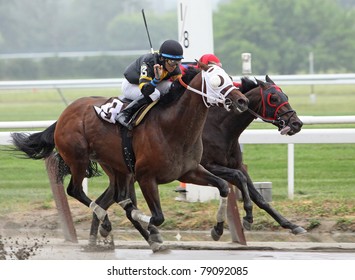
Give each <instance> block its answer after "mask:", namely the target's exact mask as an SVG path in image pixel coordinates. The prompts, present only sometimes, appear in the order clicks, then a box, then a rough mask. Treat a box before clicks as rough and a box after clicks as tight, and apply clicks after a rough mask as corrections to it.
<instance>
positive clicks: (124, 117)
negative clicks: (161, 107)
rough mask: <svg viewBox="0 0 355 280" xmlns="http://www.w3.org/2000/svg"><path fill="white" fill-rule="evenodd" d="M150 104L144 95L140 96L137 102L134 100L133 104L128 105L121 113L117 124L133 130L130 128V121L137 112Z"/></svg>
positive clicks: (117, 117) (118, 115)
mask: <svg viewBox="0 0 355 280" xmlns="http://www.w3.org/2000/svg"><path fill="white" fill-rule="evenodd" d="M147 103H149V102H148V100H147V98H146V97H145V96H144V95H142V96H139V97H138V98H137V99H136V100H133V101H132V102H131V103H129V104H128V106H127V107H126V108H125V109H123V110H122V111H121V112H119V113H118V114H117V116H116V118H115V120H116V121H117V122H119V123H120V124H122V125H123V126H125V127H127V128H128V129H130V130H131V129H132V127H131V126H130V123H129V121H130V120H131V117H132V116H133V114H134V113H135V112H137V110H138V109H139V108H140V107H142V106H143V105H145V104H147Z"/></svg>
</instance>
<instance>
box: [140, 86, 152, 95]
mask: <svg viewBox="0 0 355 280" xmlns="http://www.w3.org/2000/svg"><path fill="white" fill-rule="evenodd" d="M154 90H155V86H153V85H152V83H146V84H145V85H144V86H143V87H142V89H141V92H142V93H143V95H145V96H148V95H150V94H152V93H153V92H154Z"/></svg>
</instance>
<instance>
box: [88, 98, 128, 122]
mask: <svg viewBox="0 0 355 280" xmlns="http://www.w3.org/2000/svg"><path fill="white" fill-rule="evenodd" d="M122 106H123V103H122V101H121V100H119V99H117V98H113V99H112V98H110V99H108V100H107V101H106V102H105V103H104V104H102V105H101V106H100V107H98V106H94V109H95V111H96V114H97V115H98V117H99V118H101V119H103V120H105V121H107V122H109V123H116V120H115V118H116V116H117V114H118V113H119V112H120V111H121V109H122Z"/></svg>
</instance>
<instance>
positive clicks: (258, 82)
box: [254, 77, 265, 88]
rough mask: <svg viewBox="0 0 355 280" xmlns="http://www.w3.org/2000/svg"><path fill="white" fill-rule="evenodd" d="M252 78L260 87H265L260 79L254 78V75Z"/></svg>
mask: <svg viewBox="0 0 355 280" xmlns="http://www.w3.org/2000/svg"><path fill="white" fill-rule="evenodd" d="M254 79H255V81H256V83H257V84H258V86H260V87H262V88H265V83H264V82H263V81H260V80H258V79H257V78H255V77H254Z"/></svg>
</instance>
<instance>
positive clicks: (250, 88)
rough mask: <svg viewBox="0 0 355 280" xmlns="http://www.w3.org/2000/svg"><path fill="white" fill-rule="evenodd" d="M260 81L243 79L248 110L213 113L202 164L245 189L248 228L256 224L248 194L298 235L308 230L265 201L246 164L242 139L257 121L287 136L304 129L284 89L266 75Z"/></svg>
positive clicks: (209, 120) (203, 137)
mask: <svg viewBox="0 0 355 280" xmlns="http://www.w3.org/2000/svg"><path fill="white" fill-rule="evenodd" d="M256 81H257V83H255V82H253V81H252V80H250V79H248V78H242V83H241V86H240V90H241V91H242V92H243V93H245V96H246V97H247V98H248V100H249V108H250V109H248V111H246V112H244V113H242V114H235V113H233V112H224V111H222V110H218V108H211V109H210V110H209V112H208V116H207V120H206V124H205V127H204V130H203V134H202V139H203V155H202V160H201V164H202V165H203V166H204V167H205V168H206V169H207V170H209V171H210V172H211V173H213V174H215V175H217V176H218V177H220V178H223V179H225V180H226V181H228V182H230V183H231V184H232V185H235V186H237V187H238V189H240V190H241V192H242V197H243V199H244V208H245V211H246V216H245V217H244V218H243V226H244V228H246V229H250V227H251V223H253V216H252V209H251V207H250V204H249V201H248V195H250V198H251V200H252V201H253V202H254V203H255V204H256V205H257V206H258V207H259V208H261V209H263V210H265V211H266V212H267V213H268V214H270V215H271V216H272V217H273V218H274V219H275V220H276V221H277V222H278V223H279V224H280V225H281V226H282V227H283V228H287V229H290V230H291V232H292V233H294V234H300V233H305V232H306V230H305V229H303V228H302V227H300V226H298V225H295V224H293V223H291V222H290V221H288V220H287V219H285V218H284V217H283V216H282V215H281V214H280V213H278V212H277V211H276V210H275V209H274V208H272V207H271V206H270V205H269V204H268V203H267V202H266V201H265V199H264V198H263V197H262V196H261V195H260V193H259V192H258V191H257V190H256V189H255V186H254V184H253V182H252V180H251V178H250V176H249V174H248V172H247V170H246V168H245V166H244V165H243V160H242V152H241V148H240V144H239V137H240V135H241V133H242V132H243V131H244V130H245V129H246V128H247V127H248V126H249V124H250V123H251V122H252V121H253V120H254V119H255V118H260V119H262V120H263V121H265V122H268V123H272V124H273V125H275V126H276V127H278V129H279V131H280V133H281V134H283V135H294V134H296V133H298V132H299V131H300V130H301V127H302V125H303V123H302V121H301V120H300V119H299V118H298V116H297V114H296V112H295V111H294V110H293V109H292V107H291V105H290V104H289V102H288V97H287V95H286V94H285V93H284V92H283V91H282V90H281V88H280V87H278V86H277V85H276V84H275V83H274V82H273V81H272V80H271V79H270V78H269V77H268V76H266V82H262V81H259V80H256ZM245 179H246V186H245ZM246 190H247V191H246Z"/></svg>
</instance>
